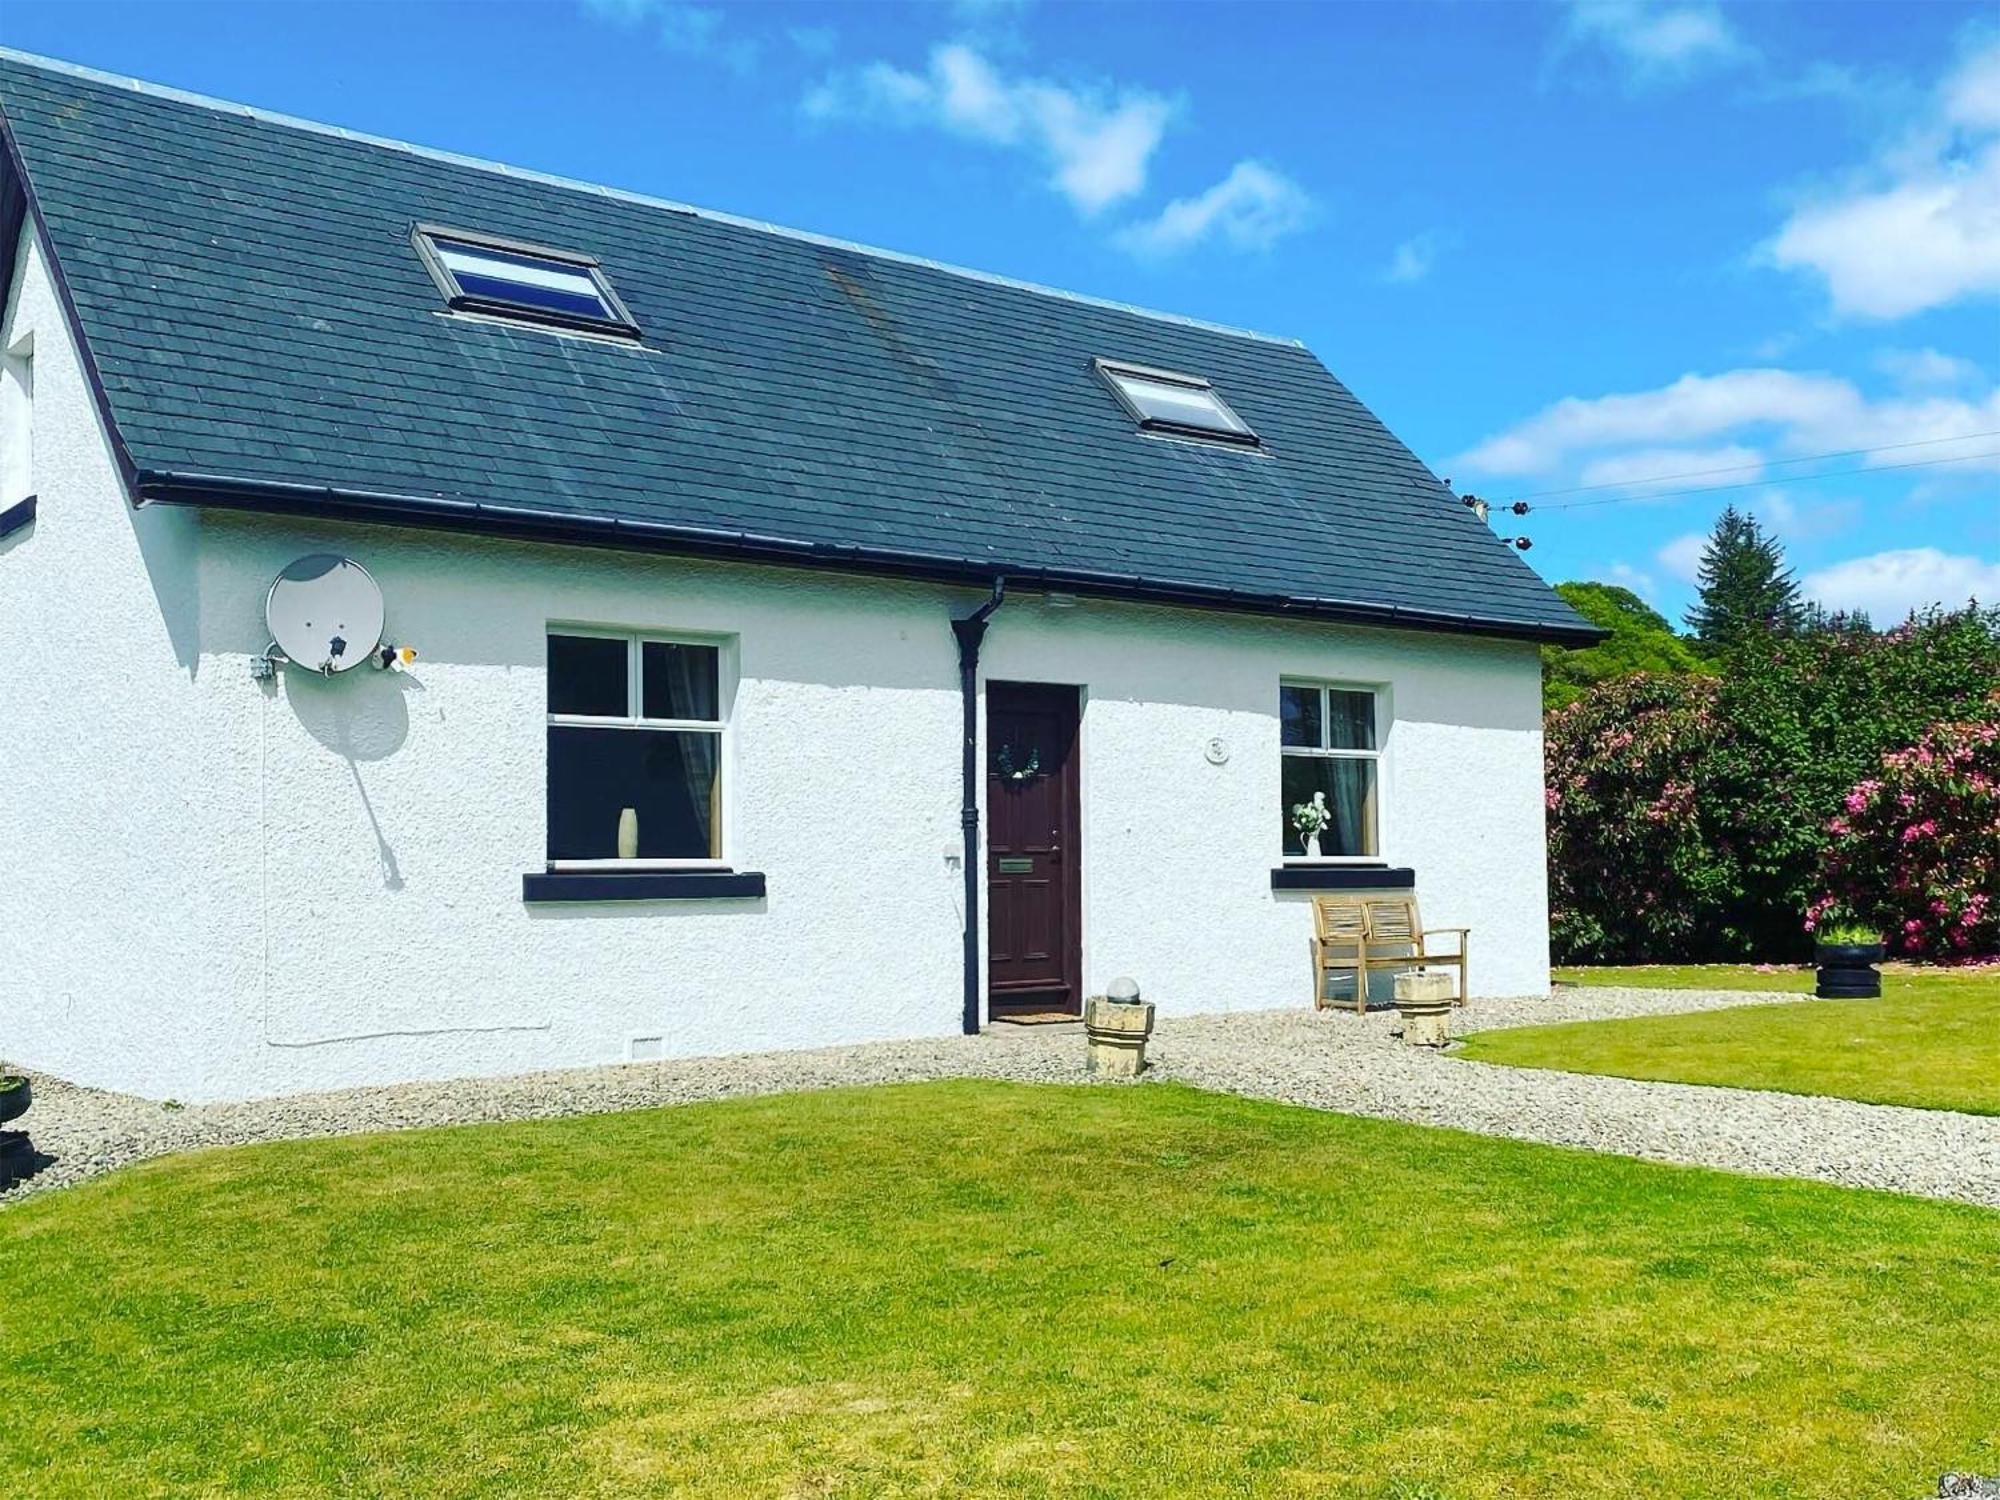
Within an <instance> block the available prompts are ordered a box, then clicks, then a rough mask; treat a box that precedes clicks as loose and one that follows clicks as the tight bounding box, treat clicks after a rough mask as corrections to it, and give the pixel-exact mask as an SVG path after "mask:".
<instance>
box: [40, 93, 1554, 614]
mask: <svg viewBox="0 0 2000 1500" xmlns="http://www.w3.org/2000/svg"><path fill="white" fill-rule="evenodd" d="M0 116H3V117H4V123H5V126H6V129H7V132H8V135H9V137H10V139H11V140H12V142H13V144H14V147H15V149H16V150H17V151H18V153H19V155H20V158H21V160H22V162H23V163H24V165H25V168H26V174H27V178H28V181H29V184H30V189H31V192H32V196H33V199H34V202H35V204H36V208H37V210H38V212H39V213H40V214H41V215H42V218H43V221H44V223H45V224H46V226H47V228H48V231H49V235H50V238H51V240H52V242H53V248H54V251H55V255H56V258H57V260H58V263H59V264H60V265H61V267H62V269H63V272H64V276H65V279H66V281H67V283H68V286H69V288H70V291H71V294H72V296H73V298H74V301H75V304H76V308H77V312H78V318H79V322H80V324H81V329H82V332H83V335H84V337H85V339H86V340H87V342H88V344H89V347H90V350H91V352H92V355H93V357H94V359H95V361H96V363H97V365H98V368H99V369H100V371H101V373H102V377H103V383H104V386H105V389H106V393H107V398H108V401H109V404H110V407H111V413H112V417H113V419H114V421H115V423H116V425H117V427H118V429H119V432H120V435H121V437H122V438H123V440H124V442H125V444H126V446H127V448H128V450H129V452H130V454H131V456H132V460H133V463H134V466H135V467H136V468H137V469H138V470H139V472H140V483H141V489H142V492H151V491H150V488H149V487H159V486H164V485H165V484H166V482H167V481H166V480H165V478H164V477H163V476H170V475H196V476H205V477H206V478H207V479H209V480H217V481H227V482H230V483H231V485H232V486H234V485H241V486H254V485H261V486H266V487H270V489H271V491H272V493H274V494H275V493H276V490H277V487H290V488H291V489H294V490H303V489H310V490H313V491H317V492H320V493H321V495H322V499H321V500H320V501H318V502H316V503H320V504H325V505H329V506H337V505H339V504H340V503H341V499H340V497H341V496H342V495H347V496H350V497H385V496H387V497H404V498H405V499H406V500H407V501H408V502H409V503H411V504H417V503H420V502H423V503H446V502H448V503H450V504H452V505H453V506H455V507H456V508H457V512H458V513H459V514H461V515H468V514H470V507H472V506H475V505H476V506H482V507H491V508H494V510H495V511H496V512H497V511H498V510H500V509H501V508H505V509H506V510H507V511H510V512H518V511H530V512H539V513H544V514H549V515H554V516H567V517H571V518H573V520H574V521H575V522H576V523H578V524H583V523H585V522H607V521H616V522H624V523H643V524H644V525H646V526H648V527H653V528H668V529H669V530H671V528H693V529H699V530H700V531H703V532H706V533H748V534H751V535H753V536H761V537H769V538H780V539H784V540H785V541H786V542H787V543H788V544H790V543H796V544H798V545H799V546H800V547H802V548H803V547H808V546H809V547H813V548H818V549H821V552H822V554H823V555H832V556H836V557H837V556H838V555H839V554H840V552H841V550H842V549H847V550H849V551H852V550H854V549H859V550H860V551H861V552H863V553H865V554H867V556H868V558H869V559H870V560H871V562H874V563H879V564H882V565H885V566H887V565H891V564H897V563H898V562H899V560H900V561H901V562H906V563H908V564H909V565H910V567H911V569H912V570H914V571H923V570H924V568H925V567H927V566H928V565H929V564H931V563H939V564H947V563H948V564H951V565H952V567H953V568H958V567H960V566H961V565H962V566H963V567H964V568H967V569H970V568H974V567H976V568H979V569H986V570H992V569H1003V568H1004V569H1005V570H1007V571H1010V572H1015V573H1019V574H1024V575H1027V576H1030V577H1034V576H1047V577H1050V578H1060V579H1062V580H1064V581H1066V582H1070V583H1074V584H1079V585H1081V586H1084V587H1088V586H1090V584H1091V583H1092V581H1097V582H1100V583H1105V584H1106V586H1107V587H1108V586H1109V580H1113V579H1127V580H1130V579H1135V578H1136V579H1144V580H1147V590H1146V591H1147V592H1149V593H1152V594H1157V595H1161V596H1169V597H1170V596H1173V595H1174V594H1175V593H1176V592H1177V591H1186V592H1187V593H1188V594H1189V595H1190V596H1193V595H1202V596H1210V597H1214V598H1220V597H1224V596H1231V595H1233V596H1235V597H1236V598H1238V599H1239V600H1240V601H1241V602H1242V603H1243V605H1244V606H1245V607H1254V608H1284V607H1286V606H1288V605H1297V606H1301V607H1304V608H1307V609H1318V610H1321V611H1323V612H1329V613H1340V614H1342V615H1344V616H1346V617H1352V618H1378V617H1379V618H1381V619H1383V620H1384V621H1385V622H1389V621H1392V620H1395V619H1412V620H1415V621H1417V622H1419V623H1442V622H1450V621H1460V622H1464V623H1466V624H1468V625H1469V626H1477V627H1479V628H1486V629H1492V630H1496V631H1499V632H1501V633H1511V634H1522V635H1530V636H1533V635H1556V636H1560V635H1565V634H1573V635H1578V636H1587V635H1589V634H1591V633H1592V632H1591V631H1590V628H1589V627H1588V626H1587V625H1585V623H1584V622H1583V621H1582V620H1581V619H1580V618H1579V617H1578V616H1576V615H1575V614H1574V613H1573V612H1572V611H1571V610H1570V609H1569V608H1568V606H1567V605H1565V604H1564V603H1563V602H1562V601H1561V600H1560V599H1559V598H1558V597H1557V596H1556V595H1555V594H1554V592H1553V591H1552V590H1550V589H1549V588H1547V587H1546V586H1545V585H1544V584H1543V583H1542V582H1541V580H1540V579H1539V578H1537V577H1536V576H1535V575H1534V573H1533V572H1532V571H1531V570H1530V569H1529V568H1528V567H1527V566H1526V565H1525V564H1524V563H1523V562H1522V561H1521V559H1520V558H1519V557H1518V556H1516V555H1515V554H1514V553H1513V552H1511V551H1509V550H1508V549H1507V548H1505V547H1504V546H1502V545H1501V544H1500V543H1499V542H1498V541H1497V540H1496V539H1495V538H1494V536H1493V535H1492V533H1491V532H1490V530H1488V528H1487V527H1486V526H1484V525H1483V524H1481V523H1480V522H1478V521H1476V520H1475V519H1474V518H1473V517H1471V516H1470V515H1469V514H1468V513H1467V512H1466V511H1465V510H1464V508H1463V507H1462V506H1460V505H1459V504H1458V503H1457V501H1456V500H1455V498H1454V497H1453V496H1452V495H1451V493H1450V492H1449V491H1448V490H1447V489H1446V488H1445V487H1444V486H1443V485H1441V484H1440V483H1439V482H1438V481H1437V480H1436V478H1435V477H1434V476H1432V475H1431V473H1430V472H1429V471H1428V470H1427V469H1426V468H1425V467H1424V465H1423V464H1422V463H1421V462H1419V461H1418V460H1417V458H1416V457H1415V456H1414V455H1413V454H1411V453H1410V451H1409V450H1408V449H1407V448H1405V447H1404V446H1403V445H1402V444H1401V443H1399V442H1398V441H1397V440H1396V439H1395V438H1394V437H1393V436H1392V435H1391V434H1390V433H1389V432H1388V430H1387V429H1386V428H1384V427H1383V426H1382V424H1381V423H1380V422H1379V421H1377V420H1376V418H1375V417H1374V415H1373V414H1372V413H1370V412H1369V411H1368V410H1367V409H1366V408H1365V407H1363V406H1362V405H1361V403H1360V402H1358V401H1356V400H1355V399H1354V397H1353V395H1352V394H1351V393H1350V392H1349V391H1348V390H1347V388H1346V387H1345V386H1343V385H1342V384H1341V383H1340V382H1339V381H1338V380H1336V379H1335V378H1334V377H1333V376H1332V375H1331V374H1329V373H1328V372H1327V370H1326V369H1325V368H1324V367H1323V366H1322V365H1321V364H1320V363H1319V362H1318V361H1317V360H1316V359H1314V358H1313V356H1312V355H1311V354H1310V353H1309V352H1308V351H1306V350H1305V349H1304V348H1303V347H1302V346H1299V345H1297V344H1294V343H1288V342H1284V341H1281V340H1275V339H1270V338H1265V337H1262V336H1258V335H1252V334H1245V333H1241V332H1237V331H1232V330H1227V329H1220V328H1215V327H1211V326H1207V325H1203V324H1198V323H1194V322H1192V321H1189V320H1184V319H1176V318H1171V317H1167V316H1163V315H1157V314H1147V313H1143V312H1139V311H1136V310H1134V309H1129V308H1122V307H1117V306H1113V305H1110V304H1104V303H1097V302H1093V301H1089V300H1087V299H1082V298H1076V297H1070V296H1066V295H1063V294H1061V293H1055V292H1049V291H1045V290H1041V289H1037V288H1031V287H1025V286H1021V285H1018V284H1014V283H1009V282H1005V281H1001V280H998V279H995V278H991V277H984V276H980V275H978V274H976V273H970V272H960V271H954V270H951V269H948V268H944V267H939V266H934V265H930V264H927V263H923V262H917V261H913V260H910V259H907V258H904V257H898V256H893V255H889V254H886V253H877V252H868V251H863V250H860V249H857V248H853V247H845V246H840V245H836V244H832V243H830V242H825V241H821V240H817V239H815V238H813V237H810V236H803V235H797V234H791V233H787V232H783V231H777V230H773V229H770V228H768V227H766V226H759V225H751V224H746V223H743V222H741V221H736V220H731V219H728V218H726V217H723V216H718V215H708V214H702V213H699V212H697V211H694V210H690V209H685V208H681V207H677V206H674V205H669V204H662V203H657V202H653V201H650V200H640V199H636V198H634V197H632V196H631V195H622V194H617V193H613V192H610V191H608V190H603V189H596V188H592V187H589V186H587V185H583V184H564V183H559V182H554V181H551V180H547V179H541V178H537V177H534V176H533V175H531V174H525V173H519V172H514V171H510V170H508V169H505V168H498V167H491V166H486V165H483V164H479V163H472V162H467V161H463V160H460V159H455V158H446V157H443V156H441V155H439V154H437V153H427V152H423V151H421V150H418V149H415V148H410V147H403V146H398V145H395V144H393V143H386V142H376V141H368V140H364V139H360V138H356V137H353V136H350V135H347V134H345V133H341V132H335V131H329V130H327V129H324V128H319V127H306V126H302V125H300V124H298V123H296V122H285V121H280V120H277V119H275V118H272V117H268V116H260V115H257V114H254V113H252V112H249V111H245V110H242V109H241V108H238V107H236V106H224V105H217V104H214V103H212V102H201V101H194V100H190V99H188V98H186V97H184V96H175V95H172V94H171V93H170V92H169V91H164V90H156V89H149V88H146V87H143V86H135V85H133V84H131V83H130V82H128V81H124V80H116V79H109V78H105V77H102V76H97V75H86V74H83V73H81V72H80V71H79V70H75V69H69V68H66V67H62V66H59V65H46V64H42V63H39V62H37V61H35V60H32V59H25V58H22V57H20V56H19V55H16V54H0ZM418 222H432V223H442V224H448V225H454V226H457V227H460V228H465V229H471V230H477V231H484V232H487V233H494V234H502V235H509V236H513V237H517V238H520V239H525V240H531V241H536V242H540V243H546V244H551V245H557V246H562V247H565V248H569V249H576V250H582V251H586V252H588V253H590V254H593V255H596V256H597V257H598V258H599V259H600V261H601V262H602V264H603V267H604V270H605V273H606V274H607V275H608V276H609V277H610V279H611V281H612V283H613V284H614V285H615V286H616V287H617V289H618V292H619V295H620V296H621V297H622V298H623V299H624V301H625V302H626V304H627V306H628V307H629V308H630V309H631V311H632V313H633V315H634V317H635V318H636V319H637V321H638V323H639V325H640V327H641V328H642V329H643V331H644V337H643V339H642V340H641V341H640V342H639V343H638V344H637V345H631V344H623V343H615V342H611V341H605V340H596V339H588V338H579V337H570V336H565V335H560V334H552V333H549V332H546V331H543V330H540V329H532V328H520V327H510V326H507V325H505V324H503V323H497V322H490V321H478V320H471V319H466V318H461V317H455V316H450V315H447V314H445V313H444V311H443V309H442V305H441V302H440V299H439V297H438V293H437V289H436V287H435V285H434V284H433V282H432V281H431V279H430V277H429V275H428V273H427V272H426V271H425V269H424V267H423V265H422V264H421V263H420V261H419V260H418V257H417V255H416V254H415V252H414V250H413V249H412V247H411V243H410V233H411V229H412V227H413V225H414V224H416V223H418ZM1100 356H1101V357H1106V358H1115V359H1124V360H1133V361H1137V362H1139V363H1144V364H1153V365H1160V366H1165V367H1167V368H1172V369H1182V370H1187V371H1190V372H1194V373H1198V374H1200V375H1202V376H1204V377H1206V378H1208V379H1209V380H1211V381H1213V382H1214V383H1215V385H1216V386H1217V388H1218V389H1220V390H1221V391H1222V392H1223V393H1224V394H1225V395H1226V396H1227V397H1228V399H1229V401H1230V404H1231V405H1232V406H1234V407H1235V409H1236V410H1237V411H1238V412H1240V413H1241V414H1242V416H1243V417H1244V419H1245V420H1246V421H1248V422H1249V423H1250V424H1251V425H1252V426H1253V427H1254V428H1255V429H1256V430H1257V431H1258V433H1259V434H1260V435H1261V436H1262V438H1263V440H1264V448H1263V450H1262V451H1260V452H1244V451H1239V450H1235V449H1225V448H1221V447H1218V446H1213V445H1202V444H1200V443H1191V442H1184V441H1173V440H1163V439H1159V438H1155V437H1151V436H1146V435H1142V434H1140V433H1138V432H1136V431H1134V429H1133V427H1132V424H1131V422H1130V420H1129V419H1128V418H1127V416H1126V414H1125V413H1124V411H1123V409H1122V408H1121V407H1120V406H1119V405H1118V403H1117V402H1116V401H1115V400H1114V399H1113V398H1112V397H1111V395H1110V393H1109V392H1108V390H1107V389H1106V388H1105V387H1104V386H1103V384H1102V382H1101V381H1100V380H1099V378H1098V377H1097V376H1096V374H1095V373H1094V371H1093V370H1092V368H1091V361H1092V359H1093V358H1095V357H1100ZM210 488H211V489H213V488H214V486H210ZM176 494H177V497H179V498H200V496H199V495H198V494H197V493H196V492H194V491H187V490H183V491H176ZM216 498H221V495H220V492H219V491H218V492H217V494H216ZM272 503H276V502H275V501H273V502H272ZM356 503H359V501H358V500H357V502H356ZM481 519H484V520H486V521H490V522H491V523H493V524H510V523H507V522H506V518H505V517H504V516H502V515H499V514H489V513H481V514H480V515H474V516H472V520H473V521H478V520H481ZM683 540H686V538H685V537H683ZM801 555H802V556H803V554H801ZM947 571H949V570H947Z"/></svg>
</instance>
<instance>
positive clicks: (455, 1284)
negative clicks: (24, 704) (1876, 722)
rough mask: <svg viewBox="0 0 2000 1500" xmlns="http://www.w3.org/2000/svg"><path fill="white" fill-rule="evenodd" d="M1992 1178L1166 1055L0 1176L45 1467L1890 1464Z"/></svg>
mask: <svg viewBox="0 0 2000 1500" xmlns="http://www.w3.org/2000/svg"><path fill="white" fill-rule="evenodd" d="M1995 1265H2000V1214H1995V1213H1992V1212H1988V1211H1984V1210H1979V1209H1974V1208H1970V1207H1965V1206H1959V1205H1951V1204H1942V1203H1931V1202H1923V1201H1918V1200H1914V1199H1904V1198H1897V1197H1893V1196H1888V1195H1883V1194H1875V1193H1864V1192H1853V1191H1847V1190H1842V1189H1838V1188H1832V1187H1826V1186H1822V1185H1817V1184H1808V1183H1791V1182H1770V1181H1762V1180H1757V1179H1751V1178H1743V1177H1735V1176H1730V1175H1727V1174H1721V1173H1715V1172H1706V1171H1698V1170H1691V1169H1678V1168H1672V1167H1664V1166H1658V1165H1652V1164H1646V1163H1641V1162H1636V1161H1630V1160H1625V1159H1622V1158H1617V1157H1610V1156H1596V1155H1590V1154H1586V1153H1580V1152H1569V1151H1560V1150H1554V1149H1550V1148H1546V1147H1539V1146H1531V1145H1526V1144H1521V1143H1517V1142H1509V1141H1500V1140H1491V1139H1485V1138H1479V1137H1473V1136H1466V1135H1460V1134H1456V1133H1452V1132H1445V1131H1438V1130H1428V1129H1422V1128H1418V1127H1412V1126H1403V1125H1395V1124H1389V1123H1385V1122H1379V1121H1369V1120H1361V1119H1354V1118H1347V1117H1343V1116H1337V1115H1329V1114H1324V1113H1318V1112H1313V1111H1307V1110H1301V1109H1295V1108H1289V1107H1286V1106H1282V1105H1275V1104H1267V1103H1259V1102H1252V1101H1247V1100H1240V1099H1233V1098H1228V1097H1224V1096H1217V1095H1210V1094H1203V1093H1199V1092H1196V1091H1193V1090H1189V1089H1184V1088H1179V1087H1172V1086H1167V1085H1156V1086H1147V1087H1141V1088H1122V1089H1121V1088H1096V1089H1085V1088H1068V1089H1063V1088H1052V1087H1051V1088H1033V1087H1026V1086H1018V1085H1005V1084H992V1083H972V1082H963V1083H946V1084H932V1085H920V1086H908V1087H898V1088H886V1089H877V1090H867V1091H848V1092H838V1093H827V1094H813V1095H795V1096H788V1097H779V1098H769V1099H760V1100H744V1101H736V1102H730V1103H722V1104H710V1105H699V1106H693V1107H689V1108H684V1109H678V1110H667V1111H658V1112H648V1113H637V1114H626V1115H609V1116H602V1117H597V1118H590V1119H577V1120H564V1121H552V1122H542V1123H534V1124H521V1125H504V1126H475V1127H467V1128H460V1129H453V1130H438V1131H426V1132H412V1133H406V1134H398V1135H385V1136H371V1137H356V1138H350V1139H343V1140H332V1141H314V1142H298V1143H290V1144H283V1145H272V1146H262V1147H254V1148H246V1149H238V1150H228V1151H215V1152H207V1153H201V1154H197V1155H191V1156H185V1157H180V1158H174V1159H169V1160H164V1161H159V1162H153V1163H148V1164H145V1165H142V1166H139V1167H137V1168H134V1169H131V1170H128V1171H125V1172H121V1173H118V1174H116V1175H114V1176H112V1177H110V1178H107V1179H103V1180H100V1181H97V1182H95V1183H90V1184H86V1185H84V1186H82V1187H79V1188H76V1189H73V1190H70V1191H66V1192H62V1193H56V1194H50V1195H47V1196H45V1197H40V1198H34V1199H29V1200H27V1201H25V1202H23V1203H21V1204H19V1205H17V1206H15V1207H12V1208H9V1209H6V1210H4V1211H0V1390H4V1391H5V1392H6V1401H7V1420H6V1421H5V1422H4V1423H0V1472H4V1473H7V1474H9V1475H11V1476H13V1481H14V1492H15V1493H21V1494H33V1495H37V1496H43V1497H56V1496H70V1495H78V1496H81V1495H92V1496H95V1495H107V1494H142V1493H162V1492H165V1493H172V1492H181V1493H225V1492H227V1493H239V1492H241V1493H256V1494H260V1495H286V1496H294V1495H295V1496H307V1495H311V1496H321V1495H328V1494H361V1495H392V1494H393V1495H424V1496H465V1495H560V1496H609V1495H620V1496H623V1495H667V1494H675V1495H678V1494H696V1495H703V1494H711V1495H728V1496H763V1495H769V1496H798V1495H806V1496H848V1495H854V1496H860V1495H881V1494H898V1495H940V1496H941V1495H968V1494H997V1495H1023V1496H1027V1495H1048V1494H1052V1493H1062V1494H1076V1495H1101V1496H1188V1495H1207V1494H1244V1495H1247V1494H1257V1495H1267V1494H1268V1495H1343V1496H1345V1495H1360V1496H1399V1497H1405V1500H1417V1497H1432V1500H1436V1497H1453V1500H1468V1497H1497V1496H1509V1497H1512V1496H1558V1495H1559V1496H1563V1497H1565V1500H1568V1497H1577V1496H1596V1495H1603V1496H1612V1495H1616V1496H1619V1497H1627V1496H1631V1495H1646V1496H1649V1497H1666V1496H1702V1497H1711V1496H1717V1495H1729V1496H1732V1497H1747V1496H1764V1497H1771V1496H1786V1497H1802V1496H1815V1497H1832V1496H1838V1497H1840V1500H1867V1497H1872V1496H1880V1497H1894V1500H1907V1497H1910V1496H1914V1495H1917V1494H1921V1493H1925V1492H1927V1491H1928V1490H1929V1489H1930V1488H1931V1487H1932V1486H1933V1485H1934V1484H1935V1482H1936V1475H1937V1474H1938V1472H1939V1471H1941V1470H1944V1469H1947V1468H1951V1467H1964V1468H1971V1469H1975V1470H1986V1471H1991V1470H1993V1469H1996V1468H2000V1385H1996V1383H1995V1382H1994V1381H1993V1380H1992V1379H1991V1377H1990V1372H1991V1371H1992V1370H1994V1369H1996V1368H2000V1293H1996V1286H1995V1273H1994V1270H1993V1268H1994V1266H1995Z"/></svg>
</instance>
